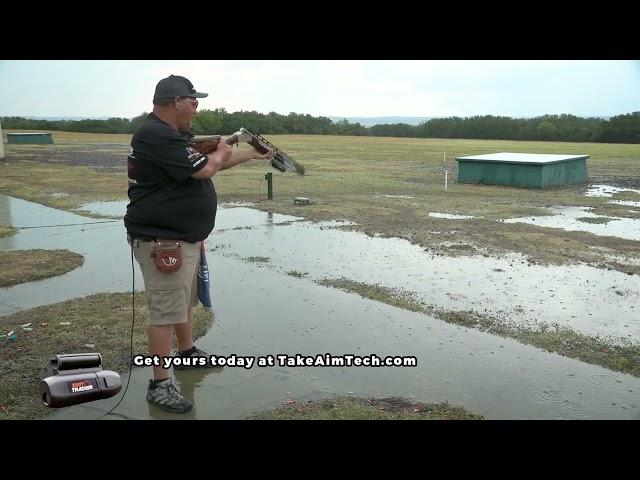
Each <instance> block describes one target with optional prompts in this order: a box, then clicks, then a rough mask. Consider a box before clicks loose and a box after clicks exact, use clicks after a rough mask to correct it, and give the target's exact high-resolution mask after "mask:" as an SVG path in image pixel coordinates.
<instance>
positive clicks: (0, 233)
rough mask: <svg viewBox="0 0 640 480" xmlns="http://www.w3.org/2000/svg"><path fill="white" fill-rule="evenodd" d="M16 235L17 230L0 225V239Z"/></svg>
mask: <svg viewBox="0 0 640 480" xmlns="http://www.w3.org/2000/svg"><path fill="white" fill-rule="evenodd" d="M16 233H18V229H17V228H13V227H7V226H5V225H0V238H4V237H10V236H11V235H15V234H16Z"/></svg>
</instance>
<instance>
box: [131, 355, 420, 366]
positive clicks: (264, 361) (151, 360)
mask: <svg viewBox="0 0 640 480" xmlns="http://www.w3.org/2000/svg"><path fill="white" fill-rule="evenodd" d="M133 364H134V365H136V366H148V367H150V366H156V367H160V366H161V367H164V368H171V367H174V366H176V365H177V366H187V365H189V366H194V367H195V366H200V367H205V366H207V365H211V366H212V367H243V368H247V369H248V368H253V367H254V366H257V367H275V366H278V367H415V366H417V365H418V359H417V358H416V357H414V356H393V355H392V356H387V357H380V356H378V355H376V354H375V353H373V354H371V355H363V356H361V355H352V354H347V355H331V354H329V353H323V354H318V355H300V354H295V355H287V354H277V355H263V356H246V355H235V354H232V355H227V356H225V355H211V356H209V357H182V356H175V357H160V356H158V355H153V356H148V355H136V356H135V357H133Z"/></svg>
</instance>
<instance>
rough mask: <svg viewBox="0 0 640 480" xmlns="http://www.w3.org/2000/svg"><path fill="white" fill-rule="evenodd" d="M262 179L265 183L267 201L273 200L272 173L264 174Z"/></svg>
mask: <svg viewBox="0 0 640 480" xmlns="http://www.w3.org/2000/svg"><path fill="white" fill-rule="evenodd" d="M264 179H265V180H266V181H267V199H269V200H273V173H271V172H269V173H265V175H264Z"/></svg>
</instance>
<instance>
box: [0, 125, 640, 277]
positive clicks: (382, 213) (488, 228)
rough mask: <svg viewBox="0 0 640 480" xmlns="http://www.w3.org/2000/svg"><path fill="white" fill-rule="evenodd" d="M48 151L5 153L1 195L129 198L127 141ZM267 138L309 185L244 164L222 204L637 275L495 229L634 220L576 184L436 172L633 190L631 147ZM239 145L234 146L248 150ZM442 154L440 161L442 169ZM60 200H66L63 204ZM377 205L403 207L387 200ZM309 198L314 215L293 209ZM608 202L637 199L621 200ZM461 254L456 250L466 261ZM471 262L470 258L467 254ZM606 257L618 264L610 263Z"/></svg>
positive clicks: (547, 239) (600, 251) (609, 240)
mask: <svg viewBox="0 0 640 480" xmlns="http://www.w3.org/2000/svg"><path fill="white" fill-rule="evenodd" d="M53 136H54V141H55V142H56V143H55V144H54V145H6V156H7V158H6V159H5V160H4V161H3V162H2V165H4V166H1V165H0V168H2V169H3V175H2V176H1V177H0V192H1V193H5V194H8V195H13V196H16V197H19V198H24V199H27V200H32V201H36V202H38V203H42V204H45V205H49V206H53V207H57V208H63V209H67V210H73V209H75V208H77V207H78V206H79V205H81V204H82V203H85V202H90V201H98V200H103V201H110V200H126V199H127V196H126V189H127V179H126V174H125V172H126V154H127V151H128V141H129V140H130V136H129V135H91V134H78V133H65V132H54V135H53ZM268 138H269V140H270V141H272V142H273V143H275V144H276V145H278V146H279V147H280V148H282V149H283V150H284V151H286V152H287V153H289V154H290V155H291V156H292V157H294V158H295V159H297V160H298V161H299V162H301V163H303V164H304V165H305V167H306V172H307V173H306V175H305V176H304V177H299V176H296V175H293V174H289V173H288V174H281V173H280V172H277V171H276V170H274V169H272V168H270V167H267V166H265V165H264V163H263V162H253V163H251V164H244V165H242V166H240V167H237V168H235V169H232V170H229V171H225V172H221V173H220V174H219V175H216V176H215V177H214V184H215V186H216V190H217V192H218V196H219V200H220V201H234V200H235V201H251V202H258V201H259V203H258V205H257V208H259V209H262V210H266V211H273V212H278V213H287V214H293V215H300V216H304V217H306V218H308V219H312V220H327V219H345V220H351V221H354V222H356V223H357V224H358V225H357V226H355V227H351V228H354V229H356V230H359V231H362V232H365V233H369V234H373V233H378V234H381V235H383V236H397V237H400V238H405V239H407V240H409V241H411V242H412V243H416V244H420V245H422V246H424V247H427V248H431V249H435V250H440V251H442V253H444V254H447V255H457V254H460V249H458V248H450V247H447V246H446V245H448V244H450V243H452V242H453V243H457V244H466V245H469V246H470V247H472V250H473V249H476V250H479V251H482V252H484V253H488V254H500V253H504V252H521V253H523V254H525V255H527V256H528V257H529V260H530V261H532V262H536V263H543V264H545V263H549V264H569V263H576V262H585V263H588V264H591V265H594V266H597V267H603V268H614V269H617V270H621V271H625V272H627V273H640V267H638V266H637V265H635V262H633V261H632V260H630V261H625V260H624V258H625V257H626V258H628V259H638V258H639V256H640V253H639V252H638V250H639V249H638V247H637V242H635V241H631V240H624V239H619V238H615V237H604V236H596V235H593V234H591V233H587V232H565V231H563V230H560V229H549V228H541V227H536V226H532V225H527V224H523V223H517V224H507V223H503V222H499V221H497V220H500V219H505V218H512V217H518V216H524V215H543V214H545V213H546V211H545V210H543V209H542V208H541V207H546V206H550V205H583V206H589V207H594V208H595V210H594V211H595V212H596V213H598V214H603V215H608V216H627V217H637V216H638V214H637V213H633V212H630V211H629V208H627V207H623V206H620V205H613V204H610V203H608V200H610V199H609V198H601V197H585V196H584V191H585V188H586V186H585V185H576V186H567V187H558V188H552V189H545V190H533V189H522V188H510V187H503V186H490V185H470V184H458V183H455V182H454V183H452V184H450V185H449V188H448V190H447V191H445V190H444V170H443V168H444V167H445V166H446V167H448V168H449V169H452V171H453V173H452V174H451V175H450V178H453V179H454V180H455V168H456V162H455V161H454V160H453V159H454V157H455V156H462V155H471V154H483V153H490V152H500V151H511V152H530V153H561V154H587V155H589V156H590V158H589V160H588V162H587V166H588V171H589V182H590V183H604V184H609V185H617V186H626V187H629V188H636V189H640V145H626V144H588V143H557V142H555V143H554V142H513V141H495V140H456V139H453V140H449V139H402V138H370V137H339V136H310V135H309V136H304V135H272V136H268ZM245 147H246V146H245V145H243V146H241V147H240V148H245ZM444 152H446V158H447V162H446V163H443V154H444ZM265 172H274V197H275V199H274V200H273V201H268V200H266V182H265V181H264V173H265ZM61 194H64V196H62V195H61ZM385 195H392V196H402V197H412V198H402V197H394V198H389V197H387V196H385ZM297 196H304V197H309V198H311V200H312V201H313V204H312V205H295V204H294V203H293V198H294V197H297ZM613 198H614V199H625V200H636V201H638V200H640V194H637V193H634V192H623V193H620V194H618V195H616V196H614V197H613ZM429 212H435V213H454V214H463V215H473V216H476V217H477V218H473V219H470V220H447V219H439V218H432V217H429ZM464 252H465V251H464V250H463V253H464ZM466 252H467V253H468V250H466ZM605 254H611V255H618V256H621V257H622V258H623V259H622V261H620V260H619V259H618V260H616V261H611V260H608V259H607V258H606V256H605Z"/></svg>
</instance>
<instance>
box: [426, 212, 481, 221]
mask: <svg viewBox="0 0 640 480" xmlns="http://www.w3.org/2000/svg"><path fill="white" fill-rule="evenodd" d="M429 216H430V217H434V218H448V219H453V220H456V219H461V220H462V219H467V218H476V217H474V216H473V215H456V214H455V213H434V212H429Z"/></svg>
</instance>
